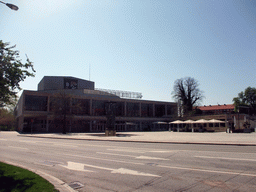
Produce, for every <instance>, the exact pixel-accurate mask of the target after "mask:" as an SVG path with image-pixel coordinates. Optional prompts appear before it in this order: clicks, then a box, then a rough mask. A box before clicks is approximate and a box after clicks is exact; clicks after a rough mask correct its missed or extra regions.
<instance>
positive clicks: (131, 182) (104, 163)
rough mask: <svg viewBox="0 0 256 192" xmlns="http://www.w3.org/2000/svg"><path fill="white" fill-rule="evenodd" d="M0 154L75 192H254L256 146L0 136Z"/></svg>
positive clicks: (7, 159) (2, 157)
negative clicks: (50, 177)
mask: <svg viewBox="0 0 256 192" xmlns="http://www.w3.org/2000/svg"><path fill="white" fill-rule="evenodd" d="M0 151H1V153H0V161H10V162H14V163H19V164H21V165H24V166H27V167H30V168H33V169H37V170H40V171H43V172H45V173H47V174H50V175H53V176H54V177H57V178H59V179H61V180H63V181H64V182H66V183H68V184H69V185H71V186H72V187H80V188H77V189H76V190H78V191H87V192H88V191H94V192H95V191H96V192H97V191H100V192H102V191H103V192H104V191H126V192H128V191H129V192H135V191H136V192H139V191H256V146H228V145H223V146H222V145H192V144H154V143H134V142H133V143H129V142H108V141H86V140H67V139H44V138H29V137H18V136H17V134H14V133H5V132H0ZM72 184H73V185H72ZM80 184H81V185H80Z"/></svg>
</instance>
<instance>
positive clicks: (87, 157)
mask: <svg viewBox="0 0 256 192" xmlns="http://www.w3.org/2000/svg"><path fill="white" fill-rule="evenodd" d="M54 154H59V155H67V156H73V157H82V158H86V159H97V160H104V161H112V162H117V163H126V164H134V165H145V164H144V163H135V162H127V161H118V160H112V159H103V158H97V157H89V156H82V155H73V154H62V153H54Z"/></svg>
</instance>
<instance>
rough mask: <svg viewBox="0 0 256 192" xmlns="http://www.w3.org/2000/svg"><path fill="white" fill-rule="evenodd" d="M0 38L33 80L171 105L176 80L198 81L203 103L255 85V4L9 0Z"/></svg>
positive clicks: (31, 84)
mask: <svg viewBox="0 0 256 192" xmlns="http://www.w3.org/2000/svg"><path fill="white" fill-rule="evenodd" d="M8 2H9V3H13V4H16V5H17V6H19V10H18V11H13V10H11V9H9V8H8V7H6V6H4V5H0V13H1V20H0V37H1V39H2V40H3V41H4V42H10V43H11V44H12V45H14V44H16V49H17V50H19V51H20V55H21V58H22V60H23V61H25V60H26V57H25V54H27V55H28V57H29V58H30V60H31V61H33V62H34V68H35V70H36V76H35V77H34V78H27V79H26V80H25V81H24V82H23V83H21V87H22V88H23V89H27V90H36V89H37V84H38V82H39V81H40V80H41V79H42V77H43V76H74V77H78V78H82V79H89V66H90V80H91V81H94V82H95V87H96V88H106V89H114V90H123V91H134V92H141V93H142V95H143V99H146V100H159V101H174V100H173V98H172V95H171V93H172V91H173V85H174V81H175V80H176V79H179V78H183V77H188V76H189V77H193V78H195V79H196V80H198V82H199V84H200V89H201V90H202V91H203V92H204V95H205V98H204V100H203V101H202V102H201V104H202V105H210V104H211V105H215V104H230V103H232V99H233V97H236V96H237V94H238V93H239V92H241V91H244V89H245V88H246V87H248V86H251V87H256V75H255V74H256V65H255V64H256V54H255V51H256V1H250V0H233V1H231V0H227V1H214V0H205V1H202V0H201V1H192V0H187V1H182V0H168V1H167V0H159V1H155V0H152V1H151V0H113V1H111V0H98V1H97V0H91V1H84V0H77V1H75V0H44V1H42V0H26V1H18V0H9V1H8Z"/></svg>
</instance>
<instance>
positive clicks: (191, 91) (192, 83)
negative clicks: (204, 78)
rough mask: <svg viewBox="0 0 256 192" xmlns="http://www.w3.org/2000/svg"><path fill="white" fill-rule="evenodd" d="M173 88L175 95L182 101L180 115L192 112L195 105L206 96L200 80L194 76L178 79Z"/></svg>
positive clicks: (176, 98) (177, 99)
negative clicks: (200, 86) (200, 85)
mask: <svg viewBox="0 0 256 192" xmlns="http://www.w3.org/2000/svg"><path fill="white" fill-rule="evenodd" d="M173 90H174V91H173V92H172V95H173V97H174V98H175V100H176V101H178V102H179V103H180V107H179V108H180V110H181V111H180V112H179V113H180V115H182V114H189V113H191V111H192V110H193V107H194V106H195V105H196V104H197V103H198V102H199V101H201V100H202V99H203V97H204V96H203V92H202V91H201V90H200V89H199V83H198V81H197V80H195V79H194V78H192V77H185V78H181V79H177V80H176V81H175V82H174V87H173Z"/></svg>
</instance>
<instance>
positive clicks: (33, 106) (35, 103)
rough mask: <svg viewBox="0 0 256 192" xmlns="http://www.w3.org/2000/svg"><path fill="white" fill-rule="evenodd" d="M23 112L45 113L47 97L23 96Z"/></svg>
mask: <svg viewBox="0 0 256 192" xmlns="http://www.w3.org/2000/svg"><path fill="white" fill-rule="evenodd" d="M25 110H26V111H47V97H46V96H35V95H25Z"/></svg>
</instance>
